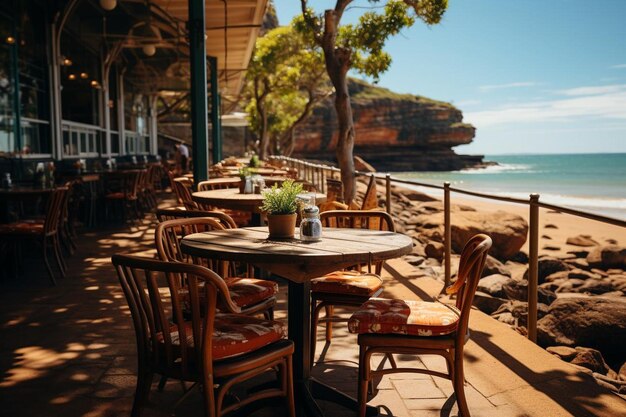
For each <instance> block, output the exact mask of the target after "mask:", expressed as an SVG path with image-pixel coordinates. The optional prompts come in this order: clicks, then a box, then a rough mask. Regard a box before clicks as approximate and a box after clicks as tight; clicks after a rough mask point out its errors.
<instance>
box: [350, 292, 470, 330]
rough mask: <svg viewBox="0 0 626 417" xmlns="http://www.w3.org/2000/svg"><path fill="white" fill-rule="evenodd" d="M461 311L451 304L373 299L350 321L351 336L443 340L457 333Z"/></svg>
mask: <svg viewBox="0 0 626 417" xmlns="http://www.w3.org/2000/svg"><path fill="white" fill-rule="evenodd" d="M459 314H460V312H459V310H458V309H457V308H456V307H454V306H452V305H448V304H442V303H436V302H435V303H433V302H428V301H403V300H388V299H383V298H372V299H371V300H369V301H367V302H365V303H364V304H363V305H362V306H361V307H360V308H359V311H357V312H356V313H354V314H352V317H350V320H349V321H348V330H350V333H395V334H407V335H412V336H440V335H444V334H449V333H452V332H454V331H455V330H456V327H457V323H458V321H459Z"/></svg>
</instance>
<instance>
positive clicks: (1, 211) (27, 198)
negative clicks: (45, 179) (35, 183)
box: [0, 186, 54, 223]
mask: <svg viewBox="0 0 626 417" xmlns="http://www.w3.org/2000/svg"><path fill="white" fill-rule="evenodd" d="M52 191H54V188H50V187H46V188H44V187H26V186H14V187H11V188H0V223H9V222H11V221H12V220H15V218H14V217H15V216H11V215H10V214H9V213H10V212H11V204H14V205H17V206H18V207H17V211H18V214H17V216H18V217H22V215H23V214H24V213H23V212H24V211H25V210H24V208H25V207H28V208H33V207H39V206H42V205H43V203H44V202H45V201H46V200H47V198H48V195H49V194H50V193H52ZM26 205H27V206H26ZM43 208H44V209H45V206H44V207H43ZM14 214H15V213H14ZM12 217H13V219H12Z"/></svg>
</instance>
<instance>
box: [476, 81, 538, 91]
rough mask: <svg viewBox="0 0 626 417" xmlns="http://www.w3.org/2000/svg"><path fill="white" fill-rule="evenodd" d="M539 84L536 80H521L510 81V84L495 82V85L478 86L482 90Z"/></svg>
mask: <svg viewBox="0 0 626 417" xmlns="http://www.w3.org/2000/svg"><path fill="white" fill-rule="evenodd" d="M536 85H538V84H537V83H536V82H534V81H520V82H516V83H508V84H493V85H481V86H479V87H478V89H479V90H480V91H492V90H501V89H504V88H519V87H534V86H536Z"/></svg>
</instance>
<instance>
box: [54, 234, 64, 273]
mask: <svg viewBox="0 0 626 417" xmlns="http://www.w3.org/2000/svg"><path fill="white" fill-rule="evenodd" d="M52 249H53V250H54V257H55V259H56V261H57V266H58V267H59V271H61V277H63V278H65V269H66V265H65V262H63V258H62V257H61V253H60V250H61V249H60V247H59V236H58V235H53V236H52Z"/></svg>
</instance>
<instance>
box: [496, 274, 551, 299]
mask: <svg viewBox="0 0 626 417" xmlns="http://www.w3.org/2000/svg"><path fill="white" fill-rule="evenodd" d="M502 290H503V291H504V293H505V294H506V296H507V297H508V298H509V299H511V300H519V301H528V281H527V280H525V279H523V280H520V281H518V280H514V279H511V280H509V281H507V282H506V283H504V284H503V285H502ZM554 300H556V294H555V293H554V292H553V291H550V290H549V289H546V288H542V287H539V288H537V301H538V302H539V303H543V304H547V305H550V304H552V302H553V301H554Z"/></svg>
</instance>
